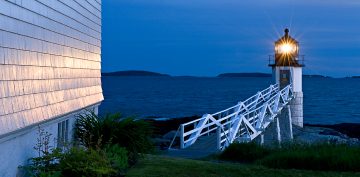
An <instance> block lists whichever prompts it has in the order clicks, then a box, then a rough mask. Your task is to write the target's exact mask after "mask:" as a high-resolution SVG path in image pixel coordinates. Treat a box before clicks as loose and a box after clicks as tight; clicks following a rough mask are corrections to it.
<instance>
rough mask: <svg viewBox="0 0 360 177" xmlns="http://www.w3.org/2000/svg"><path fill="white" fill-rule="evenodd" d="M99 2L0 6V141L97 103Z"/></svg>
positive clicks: (31, 1) (17, 0)
mask: <svg viewBox="0 0 360 177" xmlns="http://www.w3.org/2000/svg"><path fill="white" fill-rule="evenodd" d="M100 62H101V0H0V135H4V134H7V133H10V132H12V131H15V130H19V129H21V128H24V127H27V126H29V125H32V124H36V123H39V122H41V121H44V120H48V119H51V118H54V117H57V116H60V115H63V114H66V113H69V112H72V111H75V110H78V109H81V108H84V107H87V106H89V105H93V104H96V103H99V102H100V101H102V100H103V95H102V89H101V80H100V77H101V72H100V69H101V65H100V64H101V63H100Z"/></svg>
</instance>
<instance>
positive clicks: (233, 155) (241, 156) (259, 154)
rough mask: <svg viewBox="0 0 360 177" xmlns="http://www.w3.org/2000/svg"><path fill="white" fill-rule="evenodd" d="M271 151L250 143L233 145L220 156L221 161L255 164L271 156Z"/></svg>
mask: <svg viewBox="0 0 360 177" xmlns="http://www.w3.org/2000/svg"><path fill="white" fill-rule="evenodd" d="M270 153H271V149H270V148H268V147H265V146H260V145H258V144H257V143H255V142H250V143H243V142H242V143H238V142H235V143H232V144H230V145H229V146H228V147H227V148H226V149H225V150H224V151H223V152H222V153H221V154H220V155H219V158H220V160H227V161H234V162H241V163H253V162H254V161H256V160H258V159H261V158H264V157H265V156H267V155H270Z"/></svg>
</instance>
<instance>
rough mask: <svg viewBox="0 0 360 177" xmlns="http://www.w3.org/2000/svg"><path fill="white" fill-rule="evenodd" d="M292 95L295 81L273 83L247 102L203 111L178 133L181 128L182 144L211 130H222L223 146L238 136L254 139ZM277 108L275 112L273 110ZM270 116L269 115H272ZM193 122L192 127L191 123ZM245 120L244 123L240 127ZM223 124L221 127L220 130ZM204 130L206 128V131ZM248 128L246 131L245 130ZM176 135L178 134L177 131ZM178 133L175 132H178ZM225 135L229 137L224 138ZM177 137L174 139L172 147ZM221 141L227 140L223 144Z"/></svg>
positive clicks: (189, 142)
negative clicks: (199, 116) (290, 82)
mask: <svg viewBox="0 0 360 177" xmlns="http://www.w3.org/2000/svg"><path fill="white" fill-rule="evenodd" d="M292 98H293V94H292V84H290V85H288V86H287V87H285V88H283V89H282V90H279V85H278V84H275V85H270V87H268V88H266V89H264V90H262V91H260V92H258V93H257V94H255V95H253V96H251V97H249V98H248V99H246V100H245V101H244V102H239V103H238V104H236V105H235V106H232V107H230V108H227V109H225V110H222V111H219V112H216V113H214V114H204V115H203V117H201V118H199V119H196V120H193V121H190V122H187V123H184V124H181V125H180V126H179V128H178V131H177V133H178V132H179V129H180V130H181V131H180V141H181V143H180V148H186V147H188V146H190V145H191V144H193V143H194V142H195V141H196V140H197V139H198V137H200V136H204V135H208V136H209V134H211V133H214V131H215V132H216V133H218V132H219V131H220V133H221V130H223V133H221V134H220V135H218V136H220V140H219V141H218V143H220V144H218V147H219V148H221V149H224V147H226V146H227V145H229V144H230V143H232V142H233V141H234V140H235V139H237V138H241V137H243V138H245V139H244V140H246V141H248V140H250V141H251V140H252V139H253V138H255V137H256V136H258V135H259V134H260V133H261V132H262V131H263V130H264V129H265V128H266V126H268V125H269V124H270V123H269V122H267V121H271V120H272V119H273V118H274V117H275V116H276V115H277V114H278V113H279V111H280V110H281V109H282V108H283V104H287V103H288V101H289V100H291V99H292ZM273 111H275V112H273ZM269 116H270V117H269ZM192 124H193V125H194V127H193V128H190V129H189V125H192ZM241 124H243V125H244V127H245V128H244V127H242V128H240V125H241ZM217 127H221V130H217ZM204 130H205V131H204ZM244 131H245V132H244ZM176 135H177V134H176ZM176 135H175V136H176ZM222 136H225V138H226V140H225V141H224V139H222ZM174 140H175V137H174V139H173V141H172V142H171V144H170V146H169V149H171V146H172V144H173V142H174ZM221 143H225V144H224V145H221Z"/></svg>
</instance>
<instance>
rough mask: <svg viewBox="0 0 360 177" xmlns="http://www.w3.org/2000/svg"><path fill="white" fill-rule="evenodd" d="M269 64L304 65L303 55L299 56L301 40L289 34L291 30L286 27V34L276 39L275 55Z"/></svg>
mask: <svg viewBox="0 0 360 177" xmlns="http://www.w3.org/2000/svg"><path fill="white" fill-rule="evenodd" d="M269 57H270V58H269V62H270V63H269V66H295V67H304V66H305V65H304V62H303V60H304V59H303V56H300V57H299V42H298V41H296V40H295V39H294V38H292V37H291V36H289V30H288V29H285V35H284V36H283V37H281V38H280V39H279V40H277V41H275V55H274V56H273V59H272V60H271V56H269Z"/></svg>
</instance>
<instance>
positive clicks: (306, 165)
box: [219, 141, 360, 172]
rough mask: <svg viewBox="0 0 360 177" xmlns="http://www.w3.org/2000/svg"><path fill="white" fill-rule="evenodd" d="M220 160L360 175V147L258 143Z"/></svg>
mask: <svg viewBox="0 0 360 177" xmlns="http://www.w3.org/2000/svg"><path fill="white" fill-rule="evenodd" d="M219 159H220V160H228V161H236V162H242V163H254V164H257V165H263V166H266V167H270V168H277V169H300V170H317V171H354V172H359V171H360V168H359V167H360V148H359V147H348V146H347V145H341V144H333V143H329V142H318V143H313V144H309V143H307V142H301V141H288V142H283V143H281V145H280V146H271V147H269V146H261V145H259V144H257V143H255V142H251V143H233V144H231V145H229V146H228V147H227V148H226V149H225V150H224V151H223V152H222V153H220V154H219Z"/></svg>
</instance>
